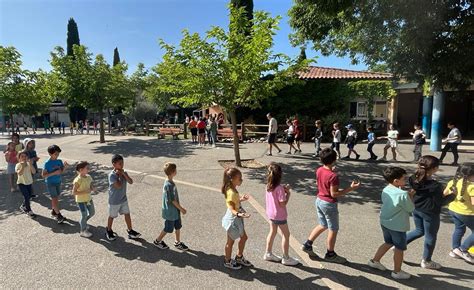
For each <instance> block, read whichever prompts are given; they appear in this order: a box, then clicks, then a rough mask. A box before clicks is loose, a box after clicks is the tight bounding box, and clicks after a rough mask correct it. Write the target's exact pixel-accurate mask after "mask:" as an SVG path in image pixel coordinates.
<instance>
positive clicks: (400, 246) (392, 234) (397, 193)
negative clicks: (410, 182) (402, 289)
mask: <svg viewBox="0 0 474 290" xmlns="http://www.w3.org/2000/svg"><path fill="white" fill-rule="evenodd" d="M406 174H407V173H406V171H405V170H404V169H403V168H400V167H387V168H386V169H385V170H384V171H383V177H384V178H385V180H386V181H387V182H388V183H389V184H388V185H387V186H386V187H385V188H384V189H383V191H382V208H381V209H380V225H381V227H382V233H383V238H384V243H383V244H382V245H381V246H380V247H379V248H378V250H377V252H376V253H375V256H374V257H373V258H372V259H371V260H369V262H368V265H369V266H370V267H372V268H374V269H379V270H381V271H385V270H386V268H385V266H384V265H382V263H380V259H382V257H383V256H384V255H385V254H386V253H387V251H388V250H389V249H390V248H392V247H394V251H393V264H394V269H393V272H392V274H391V275H392V278H394V279H409V278H410V274H408V273H406V272H404V271H402V269H401V268H402V262H403V252H404V251H405V250H406V249H407V235H406V232H407V231H408V230H409V229H410V220H409V218H410V213H412V212H413V210H414V209H415V205H414V204H413V201H412V199H413V195H414V194H415V191H414V190H412V191H410V192H407V191H405V190H403V189H402V187H403V186H405V183H406V182H405V178H406Z"/></svg>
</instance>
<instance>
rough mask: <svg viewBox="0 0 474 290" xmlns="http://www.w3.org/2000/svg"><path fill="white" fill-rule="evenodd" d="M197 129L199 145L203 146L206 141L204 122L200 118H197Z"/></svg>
mask: <svg viewBox="0 0 474 290" xmlns="http://www.w3.org/2000/svg"><path fill="white" fill-rule="evenodd" d="M197 129H198V133H199V146H204V143H205V142H206V122H204V120H203V119H202V118H199V122H198V123H197Z"/></svg>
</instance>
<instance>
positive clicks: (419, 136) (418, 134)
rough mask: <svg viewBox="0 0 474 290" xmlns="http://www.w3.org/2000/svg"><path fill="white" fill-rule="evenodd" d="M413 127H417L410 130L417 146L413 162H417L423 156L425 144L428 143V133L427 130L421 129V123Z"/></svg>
mask: <svg viewBox="0 0 474 290" xmlns="http://www.w3.org/2000/svg"><path fill="white" fill-rule="evenodd" d="M413 128H414V129H415V131H414V132H410V135H412V136H413V144H415V147H414V148H413V162H415V163H416V162H418V160H420V158H421V154H422V153H421V152H422V150H423V144H425V143H426V139H425V138H426V135H425V132H424V131H423V130H422V129H421V125H420V124H418V123H417V124H415V125H414V126H413Z"/></svg>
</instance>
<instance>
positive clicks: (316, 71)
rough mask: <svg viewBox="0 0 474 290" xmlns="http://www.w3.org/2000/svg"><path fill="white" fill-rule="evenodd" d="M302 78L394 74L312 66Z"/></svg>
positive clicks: (350, 77)
mask: <svg viewBox="0 0 474 290" xmlns="http://www.w3.org/2000/svg"><path fill="white" fill-rule="evenodd" d="M299 77H300V79H390V78H392V74H390V73H380V72H367V71H356V70H348V69H340V68H331V67H320V66H310V67H309V68H308V70H306V71H305V72H301V73H300V74H299Z"/></svg>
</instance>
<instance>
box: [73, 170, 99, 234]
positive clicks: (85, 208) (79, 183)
mask: <svg viewBox="0 0 474 290" xmlns="http://www.w3.org/2000/svg"><path fill="white" fill-rule="evenodd" d="M76 172H77V176H76V178H74V181H73V186H72V194H73V195H74V196H75V197H76V203H77V207H79V210H80V211H81V220H80V221H79V224H80V225H81V233H80V235H81V237H84V238H90V237H92V233H91V232H90V231H89V230H88V226H87V221H88V220H89V219H90V218H91V217H93V216H94V214H95V208H94V202H93V201H92V196H91V192H92V191H95V188H94V186H92V177H91V176H90V175H89V174H88V173H89V163H87V161H81V162H79V163H77V165H76Z"/></svg>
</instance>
